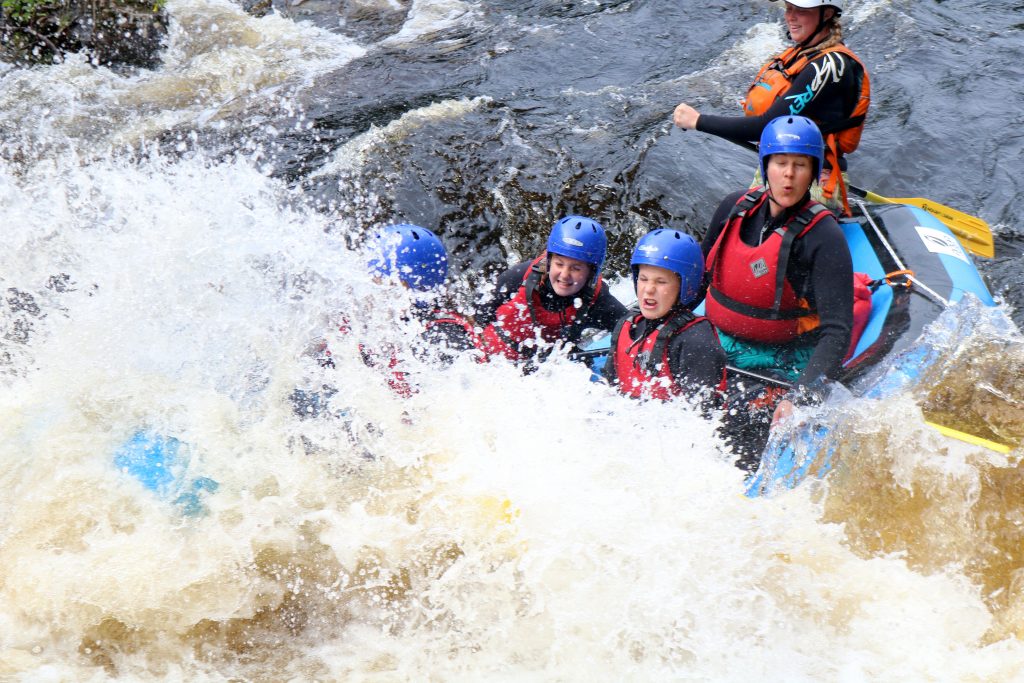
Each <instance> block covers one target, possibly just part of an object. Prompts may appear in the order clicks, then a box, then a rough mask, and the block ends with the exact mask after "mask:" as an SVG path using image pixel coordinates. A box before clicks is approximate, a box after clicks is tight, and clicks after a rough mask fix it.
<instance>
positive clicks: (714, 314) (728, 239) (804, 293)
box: [701, 116, 866, 465]
mask: <svg viewBox="0 0 1024 683" xmlns="http://www.w3.org/2000/svg"><path fill="white" fill-rule="evenodd" d="M823 147H824V144H823V142H822V138H821V133H820V132H819V131H818V128H817V126H815V125H814V122H813V121H811V120H810V119H807V118H804V117H801V116H784V117H781V118H778V119H776V120H774V121H772V122H771V123H769V124H768V125H767V126H766V127H765V129H764V133H763V134H762V135H761V142H760V152H759V156H760V170H761V174H762V175H763V176H764V177H765V178H766V179H767V184H766V185H765V186H764V187H763V188H759V189H757V190H747V191H740V192H736V193H733V194H731V195H729V196H728V197H726V198H725V199H724V200H723V201H722V203H721V204H720V205H719V207H718V209H717V210H716V211H715V214H714V216H713V217H712V219H711V224H710V226H709V227H708V231H707V234H706V235H705V237H704V240H703V242H702V244H701V249H702V251H703V253H704V255H705V262H706V270H707V277H708V282H709V286H708V292H707V297H706V299H705V307H706V315H707V317H708V318H709V319H710V320H711V322H712V324H714V326H715V327H716V328H717V329H718V332H719V338H720V339H721V341H722V346H723V348H724V349H725V352H726V355H727V357H728V360H729V364H730V365H731V366H733V367H736V368H739V369H740V370H748V371H757V372H759V373H769V374H773V375H774V376H775V377H777V378H778V379H780V380H783V381H785V382H787V383H789V384H791V385H792V389H791V390H790V391H789V392H788V393H786V394H785V396H784V397H783V398H782V400H781V401H779V402H778V405H777V406H774V404H775V400H774V398H775V397H772V398H771V399H770V400H767V401H765V405H764V406H763V409H762V410H761V411H760V413H759V414H758V415H752V416H751V419H752V420H753V421H754V422H758V421H759V424H757V425H756V428H755V432H756V433H759V434H761V433H763V437H764V440H766V439H767V432H768V427H769V425H770V424H771V423H773V422H776V421H778V420H780V419H782V418H784V417H787V416H788V415H790V414H791V413H792V412H793V408H794V404H797V405H802V404H809V403H814V402H818V401H820V400H822V399H823V398H824V397H825V396H826V395H827V389H828V382H829V380H833V379H835V378H836V377H837V376H838V374H839V371H840V370H841V369H842V362H843V359H844V357H845V356H846V355H847V353H848V350H849V347H850V345H851V344H850V342H851V332H852V329H853V317H854V314H853V298H854V284H853V282H854V280H853V265H852V260H851V257H850V251H849V248H848V247H847V244H846V240H845V238H844V237H843V232H842V229H841V228H840V227H839V223H838V222H837V221H836V218H835V216H834V215H833V214H832V213H831V212H830V211H829V210H828V209H827V208H825V207H824V206H823V205H822V204H820V203H818V202H816V201H814V200H813V199H811V185H812V184H813V182H814V180H815V179H816V178H817V177H818V172H819V170H820V168H821V164H822V156H823ZM864 321H865V322H866V317H865V318H864ZM773 406H774V409H772V408H773ZM768 416H771V417H770V418H769V417H768ZM744 440H745V441H747V442H748V443H749V442H751V441H755V442H756V441H758V439H750V438H746V439H744ZM763 445H764V441H763V440H762V441H760V445H759V446H751V447H748V448H747V449H746V451H745V452H742V453H741V460H742V461H743V463H744V464H747V465H756V460H755V461H754V462H749V461H750V460H751V458H756V456H755V455H753V453H754V452H755V451H756V453H757V454H759V453H760V447H763ZM739 450H741V451H743V449H742V448H739Z"/></svg>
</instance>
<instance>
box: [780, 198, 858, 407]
mask: <svg viewBox="0 0 1024 683" xmlns="http://www.w3.org/2000/svg"><path fill="white" fill-rule="evenodd" d="M793 256H794V257H795V259H796V261H797V263H795V264H794V265H795V266H796V267H797V268H799V269H800V270H803V271H804V272H806V273H807V279H806V281H805V282H804V283H803V284H802V286H801V287H800V288H799V289H797V291H800V289H806V290H807V293H806V296H807V298H808V299H809V300H810V301H811V303H812V304H813V306H814V308H815V310H816V311H817V313H818V317H819V318H820V320H821V324H820V326H819V327H818V329H817V335H818V341H817V344H816V345H815V347H814V353H813V354H812V355H811V359H810V361H809V362H808V363H807V367H806V368H804V371H803V372H802V373H800V376H799V377H798V378H797V381H796V385H797V387H798V388H799V387H803V386H806V385H808V384H812V383H814V382H816V381H820V380H821V378H823V377H824V378H827V379H835V378H836V377H837V376H838V374H839V371H840V370H841V369H842V363H843V358H844V357H845V356H846V352H847V350H848V349H849V346H850V334H851V331H852V330H853V260H852V258H851V257H850V249H849V247H847V245H846V240H845V239H844V238H843V233H842V228H840V227H839V223H838V222H836V220H835V219H833V218H831V217H829V218H825V219H824V220H822V221H821V222H820V223H819V224H818V225H816V226H815V227H814V228H813V229H812V230H811V231H810V232H808V233H807V234H806V235H804V236H803V237H802V238H800V239H799V240H797V246H796V248H795V249H794V250H793ZM791 284H793V285H794V286H796V285H797V283H795V282H793V281H791Z"/></svg>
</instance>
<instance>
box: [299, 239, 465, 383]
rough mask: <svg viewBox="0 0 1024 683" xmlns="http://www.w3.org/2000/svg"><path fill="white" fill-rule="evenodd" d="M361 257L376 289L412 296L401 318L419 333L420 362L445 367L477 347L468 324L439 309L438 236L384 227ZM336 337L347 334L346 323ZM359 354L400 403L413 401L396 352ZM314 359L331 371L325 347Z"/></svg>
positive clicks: (364, 349) (363, 348)
mask: <svg viewBox="0 0 1024 683" xmlns="http://www.w3.org/2000/svg"><path fill="white" fill-rule="evenodd" d="M365 251H366V258H367V269H368V271H369V274H370V275H371V277H373V278H374V280H375V281H376V282H377V283H378V284H380V285H381V286H392V287H403V288H406V289H408V290H410V292H411V294H412V301H413V306H412V307H411V308H410V309H409V311H407V312H406V313H404V314H403V316H402V317H403V318H404V319H405V321H406V322H415V323H417V324H418V325H420V326H421V327H422V329H421V330H420V333H419V335H418V340H417V341H416V342H415V343H414V344H413V346H412V348H411V349H410V350H411V351H412V352H413V353H415V354H416V355H417V356H418V357H420V358H421V359H424V360H428V361H437V362H441V363H443V364H450V363H451V362H452V361H454V359H455V356H456V355H457V354H459V353H462V352H466V351H472V350H474V349H476V348H477V347H478V345H479V339H478V338H477V334H476V331H475V328H474V326H473V323H472V322H471V321H470V320H469V319H468V318H466V317H465V316H463V315H461V314H459V313H455V312H452V311H447V310H444V309H443V308H442V307H441V306H440V303H441V298H442V296H443V294H444V289H445V282H446V280H447V276H448V254H447V251H446V249H445V247H444V244H443V243H442V242H441V240H440V239H439V238H438V237H437V235H435V234H434V233H433V232H432V231H431V230H429V229H427V228H424V227H421V226H419V225H411V224H408V223H402V224H398V225H389V226H387V227H384V228H381V229H379V230H376V231H374V232H373V233H371V235H370V236H369V238H368V239H367V246H366V250H365ZM340 331H341V332H342V333H345V334H347V333H348V331H349V328H348V322H347V321H346V322H343V324H342V325H341V327H340ZM359 352H360V355H361V356H362V359H363V362H364V363H366V365H368V366H370V367H374V368H380V369H382V370H385V371H386V372H387V381H388V385H389V386H390V387H391V389H392V390H393V391H394V392H395V393H396V394H398V395H399V396H401V397H403V398H406V397H409V396H411V395H412V393H413V387H412V385H411V384H410V382H409V380H408V377H407V376H406V373H405V372H404V371H403V369H402V365H401V363H400V361H399V358H398V353H397V349H396V348H394V347H393V346H392V345H390V344H388V345H384V346H382V347H380V348H371V347H370V346H368V345H366V344H363V343H360V344H359ZM319 353H320V363H321V365H325V366H333V365H334V361H333V360H332V358H331V353H330V351H329V350H328V349H327V348H326V346H324V347H322V348H321V349H320V351H319Z"/></svg>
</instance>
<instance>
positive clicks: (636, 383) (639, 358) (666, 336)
mask: <svg viewBox="0 0 1024 683" xmlns="http://www.w3.org/2000/svg"><path fill="white" fill-rule="evenodd" d="M630 268H631V269H632V271H633V286H634V289H635V290H636V297H637V306H638V308H639V312H637V311H635V310H630V311H629V312H628V313H626V315H625V316H624V317H623V318H622V319H621V320H620V321H619V323H618V325H616V327H615V330H614V331H613V332H612V341H611V353H610V355H609V357H608V362H607V363H605V366H604V371H603V372H604V376H605V378H606V379H607V380H608V381H609V382H611V383H612V384H613V385H614V386H616V387H618V389H619V391H620V392H622V393H623V394H626V395H627V396H632V397H633V398H656V399H660V400H662V401H667V400H670V399H672V398H675V397H676V396H695V397H697V398H698V399H699V400H700V403H701V405H702V406H704V407H705V408H710V407H712V406H713V405H714V404H715V398H716V397H717V395H718V393H719V392H721V391H723V390H724V388H725V352H724V351H722V347H721V345H720V344H719V342H718V335H717V334H715V329H714V328H713V327H712V326H711V323H710V322H709V321H708V319H707V318H705V317H703V316H700V317H698V316H695V315H694V314H693V312H692V311H691V310H690V307H691V306H692V304H693V303H694V300H695V299H696V298H697V296H698V295H699V294H700V290H701V284H702V282H703V280H704V256H703V254H701V250H700V245H698V244H697V242H696V241H694V239H693V238H692V237H690V236H689V235H687V234H686V233H684V232H680V231H679V230H673V229H672V228H658V229H657V230H654V231H653V232H649V233H647V234H646V235H644V236H643V237H641V238H640V241H639V242H637V245H636V249H634V250H633V257H632V259H631V260H630Z"/></svg>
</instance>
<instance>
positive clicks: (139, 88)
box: [0, 0, 1024, 682]
mask: <svg viewBox="0 0 1024 683" xmlns="http://www.w3.org/2000/svg"><path fill="white" fill-rule="evenodd" d="M849 4H850V9H849V10H848V11H847V13H846V16H845V17H844V24H845V27H846V34H847V38H848V42H849V43H850V44H851V45H852V46H853V47H854V48H855V49H856V50H857V51H858V52H859V53H860V54H861V56H862V57H863V58H864V59H865V61H866V62H867V64H868V65H869V67H870V68H871V73H872V77H873V79H874V84H875V98H874V108H873V110H872V115H871V122H870V125H869V128H868V131H867V133H866V135H865V139H864V143H863V145H862V147H861V150H860V151H858V153H857V154H856V155H855V157H854V158H853V162H852V166H851V176H852V177H853V179H854V180H855V181H856V182H857V184H859V185H861V186H864V187H867V188H869V189H873V190H876V191H878V192H880V193H882V194H886V195H890V196H895V197H907V196H923V197H930V198H933V199H935V200H938V201H940V202H943V203H947V204H950V205H952V206H955V207H957V208H959V209H961V210H963V211H965V212H968V213H970V214H974V215H978V216H980V217H982V218H984V219H985V220H987V221H988V222H989V223H990V224H991V225H992V228H993V232H994V234H995V238H996V239H995V243H996V251H997V257H996V258H995V259H992V260H990V261H987V262H985V263H983V264H981V270H982V271H983V273H984V274H985V275H986V276H987V277H988V278H989V281H990V284H991V288H992V291H993V293H994V294H996V296H997V298H998V299H999V301H1000V305H999V306H998V307H997V308H996V309H994V310H983V309H982V308H981V307H980V306H975V305H972V304H971V303H970V302H968V303H967V304H966V305H965V306H964V307H962V310H959V311H956V312H954V313H955V315H952V316H948V317H947V318H945V319H944V321H943V322H944V326H943V327H942V329H941V330H940V331H937V332H935V339H936V341H935V343H936V344H938V345H940V347H941V348H942V349H943V350H944V352H945V353H944V360H943V361H942V362H941V363H940V364H939V365H938V366H937V368H936V369H935V370H934V371H933V372H932V374H931V375H930V376H929V381H928V382H927V383H926V386H923V387H920V388H917V389H914V390H908V391H905V392H903V393H900V394H898V395H896V396H893V397H891V398H888V399H885V400H874V401H872V400H866V399H860V400H851V401H849V402H847V403H845V404H844V406H843V408H842V411H841V412H835V411H833V413H831V414H829V415H826V416H825V417H826V418H827V419H829V420H830V423H831V424H833V425H834V426H835V430H836V433H837V434H840V435H841V442H842V443H841V444H840V446H839V450H838V460H839V462H840V467H839V468H838V470H837V471H836V472H835V473H834V475H833V476H831V477H830V478H829V479H827V480H826V481H825V482H819V483H817V484H814V485H809V486H804V487H801V488H799V489H797V490H794V491H791V492H788V493H785V494H783V495H778V496H775V497H772V498H769V499H758V500H750V499H747V498H745V497H743V496H742V495H741V491H742V489H743V473H742V472H740V471H739V470H738V469H737V468H735V467H734V466H732V465H731V464H730V462H729V455H728V453H727V452H726V450H725V448H724V446H723V445H722V444H721V443H720V441H719V440H718V439H717V437H716V436H715V431H714V424H712V423H709V422H706V421H705V420H703V419H702V418H701V417H700V416H699V415H698V414H696V413H695V412H693V411H692V410H690V409H689V408H687V407H685V406H681V405H639V404H636V403H633V402H629V401H625V400H622V399H620V398H618V397H616V396H613V395H611V394H610V393H609V391H608V390H607V389H606V388H604V387H602V386H599V385H597V384H594V383H591V382H590V381H589V376H588V371H587V370H586V369H585V368H584V367H582V366H580V365H578V364H574V363H570V362H568V361H566V360H557V361H553V362H551V363H549V364H547V365H546V366H545V367H543V368H542V369H541V370H540V371H539V372H537V373H535V374H532V375H529V376H523V375H522V374H520V373H519V372H518V371H517V370H515V369H514V368H512V367H511V366H508V365H506V364H503V363H493V364H489V365H477V364H474V363H473V362H471V361H470V360H468V359H464V360H461V361H460V362H458V363H456V364H455V365H454V366H453V367H452V368H450V369H448V370H446V371H444V372H437V371H436V370H432V369H431V368H429V367H423V366H421V365H417V364H416V361H415V360H414V359H407V362H408V363H409V365H410V367H411V368H412V370H413V378H414V380H415V382H416V384H417V385H418V386H419V391H418V393H417V394H416V395H415V396H413V397H412V398H411V399H409V400H401V399H399V398H398V397H396V396H395V395H394V394H393V393H391V392H390V391H389V389H388V388H387V386H386V384H385V382H384V381H383V379H382V377H381V376H380V375H379V374H378V373H377V372H376V371H374V370H372V369H370V368H368V367H366V365H365V364H364V363H363V362H362V361H361V359H360V354H359V351H358V341H366V342H368V343H371V344H381V343H385V342H389V341H390V342H397V343H399V344H401V342H402V340H403V339H405V338H406V335H408V334H411V333H413V332H414V330H408V329H405V327H403V326H402V325H400V324H398V323H397V322H396V315H395V311H397V310H400V309H401V308H402V307H403V306H404V305H405V304H406V303H407V302H404V301H402V300H401V299H400V298H396V297H393V296H388V295H385V294H383V293H382V292H381V289H380V288H379V287H375V286H374V285H373V284H372V283H370V282H369V281H368V280H367V276H366V275H365V273H364V266H363V261H362V259H361V258H360V257H359V256H358V255H357V254H356V253H355V252H353V251H352V250H351V248H352V247H353V246H354V245H357V244H358V243H359V240H360V237H361V236H362V235H363V234H364V232H365V231H366V230H367V229H369V228H371V227H374V226H378V225H381V224H383V223H387V222H392V221H399V220H403V221H410V222H415V223H420V224H422V225H426V226H429V227H431V228H436V229H437V230H438V232H439V233H440V234H441V235H442V237H443V239H444V240H445V242H446V243H447V245H448V247H449V251H450V252H451V256H452V285H453V290H454V292H455V296H456V298H457V299H458V300H459V301H462V302H466V301H468V300H469V299H472V298H474V297H475V296H477V293H478V292H479V291H481V288H482V287H485V285H486V282H487V279H488V277H489V276H490V275H491V274H493V273H494V272H496V271H497V270H499V269H501V268H503V267H505V266H506V265H507V264H508V263H511V262H514V261H517V260H520V259H522V258H526V257H528V256H531V255H533V254H535V253H536V252H537V251H538V250H539V249H540V248H541V245H542V243H543V239H544V237H545V236H546V231H547V229H548V228H549V227H550V224H551V223H552V222H553V220H554V219H555V218H557V217H558V216H560V215H562V214H565V213H569V212H580V213H586V214H588V215H591V216H593V217H595V218H597V219H598V220H600V221H601V222H602V223H603V224H604V225H605V226H607V227H608V229H609V232H610V233H611V242H612V256H611V258H610V261H609V265H608V274H609V275H610V276H611V277H612V278H613V279H614V278H617V277H620V276H621V275H622V274H623V273H624V272H625V266H626V264H627V262H628V254H629V250H630V248H631V246H632V244H633V243H634V242H635V239H636V237H637V236H638V235H639V234H642V233H643V232H645V231H646V230H647V229H650V228H652V227H655V226H657V225H659V224H671V225H676V226H680V227H686V228H687V229H689V230H691V231H692V232H694V233H695V234H700V233H701V232H702V231H703V230H704V228H705V225H706V221H707V220H708V218H709V216H710V214H711V212H712V210H713V208H714V207H715V205H716V204H717V202H718V200H719V199H720V198H721V197H722V196H724V195H725V194H726V193H727V192H729V191H731V190H733V189H736V188H738V187H741V186H742V184H743V183H746V182H747V181H748V180H749V178H750V175H751V172H752V168H753V159H752V158H751V156H750V154H749V153H748V152H746V151H744V150H742V149H739V148H736V147H733V146H731V145H729V144H728V143H726V142H724V141H722V140H717V139H713V138H710V137H708V136H704V135H701V134H698V133H693V132H687V133H683V132H681V131H678V130H671V129H670V126H669V115H670V113H671V110H672V108H673V107H674V106H675V104H677V103H678V102H679V101H682V100H686V101H689V102H692V103H695V104H697V105H698V107H699V108H702V109H704V110H707V111H715V112H719V113H724V112H730V111H738V109H737V104H736V102H737V98H738V97H739V96H740V94H741V92H742V90H743V89H744V88H745V86H746V84H747V82H748V80H749V78H750V77H751V75H752V73H753V72H754V70H755V69H756V67H757V66H758V65H759V64H760V63H761V61H762V60H763V59H764V58H765V57H766V56H767V55H768V54H770V53H771V52H772V51H773V50H775V49H777V48H778V47H779V46H780V45H781V44H782V43H783V36H782V34H781V32H780V28H779V25H778V22H777V19H778V15H779V11H780V10H779V8H778V7H777V6H776V5H773V4H771V3H768V2H763V1H762V0H740V1H727V0H711V1H709V2H699V3H698V2H677V1H675V0H673V1H669V0H663V1H654V2H643V1H637V2H621V1H620V2H600V1H598V0H594V1H591V2H580V3H574V4H551V3H541V2H528V1H526V0H522V1H520V2H510V3H504V4H497V3H477V2H460V1H458V0H412V3H411V4H408V3H406V2H404V1H395V0H388V1H385V0H380V1H379V2H377V1H376V0H354V1H352V2H346V3H344V4H343V5H342V9H341V10H340V11H339V10H338V8H337V6H333V7H332V6H331V4H330V3H327V2H324V1H323V0H307V2H305V3H302V4H299V5H297V6H286V5H285V4H283V3H282V4H281V5H280V6H279V8H278V9H279V10H280V11H279V12H277V13H274V14H271V15H268V16H266V17H263V18H256V17H253V16H250V15H247V14H246V13H244V12H243V11H242V10H240V9H239V8H238V7H237V6H235V5H233V4H231V3H230V2H228V1H227V0H168V11H169V13H170V16H171V19H172V23H171V34H170V36H169V38H168V45H167V48H166V52H165V54H164V60H163V62H164V63H163V66H162V67H161V68H160V69H157V70H155V71H141V72H115V71H111V70H108V69H105V68H94V67H93V66H91V65H89V64H88V62H87V61H86V60H85V59H83V58H79V57H72V58H70V59H68V60H67V61H66V62H64V63H63V64H59V65H53V66H47V67H36V68H32V69H13V68H11V67H10V66H0V217H2V225H3V229H4V248H3V250H2V251H0V283H2V286H3V287H2V289H3V298H2V301H0V328H2V331H3V334H2V337H0V680H2V681H25V682H28V681H31V682H36V681H54V682H56V681H76V682H78V681H107V680H126V681H150V680H170V681H342V680H345V681H348V680H351V681H407V680H415V681H420V680H432V681H471V680H487V681H662V680H682V681H751V680H763V681H787V682H788V681H867V680H871V681H900V682H904V681H971V682H975V681H977V682H982V681H985V682H988V681H1021V680H1024V594H1022V592H1021V591H1022V585H1021V577H1022V575H1021V573H1020V572H1021V568H1024V514H1022V509H1021V501H1022V500H1024V478H1022V469H1021V465H1020V464H1019V453H1020V451H1019V450H1018V451H1016V453H1010V454H1009V455H1006V456H1004V455H1000V454H998V453H995V452H993V451H989V450H986V449H984V448H980V447H975V446H969V445H966V444H963V443H961V442H959V441H951V440H949V439H946V438H944V437H942V436H940V435H939V434H938V432H936V431H934V430H932V429H931V428H930V427H928V426H927V425H926V424H925V421H926V419H934V418H935V416H936V415H939V416H943V415H944V416H947V417H949V416H956V417H957V419H960V420H962V421H964V423H966V424H969V425H973V427H974V428H977V429H979V430H981V429H984V430H988V431H987V433H989V434H991V435H995V436H997V437H998V438H1000V439H1002V440H1003V441H1005V442H1007V443H1012V444H1019V443H1021V441H1022V440H1024V390H1022V389H1021V387H1020V384H1021V381H1020V377H1021V376H1022V375H1024V343H1022V340H1021V337H1020V335H1019V333H1018V331H1017V329H1016V327H1015V326H1014V323H1013V320H1016V322H1017V323H1021V322H1024V317H1022V316H1021V314H1020V313H1018V311H1017V306H1019V305H1020V304H1021V302H1022V301H1024V276H1022V274H1021V263H1022V260H1021V253H1022V250H1024V221H1022V219H1021V211H1020V209H1019V206H1018V204H1017V202H1019V201H1020V200H1021V198H1022V197H1024V180H1022V178H1024V163H1022V161H1021V159H1022V157H1024V136H1021V135H1020V132H1019V131H1020V127H1021V125H1022V124H1024V115H1022V114H1021V113H1020V105H1021V103H1022V102H1024V67H1022V66H1021V64H1022V63H1024V23H1022V21H1024V7H1021V5H1020V3H1019V2H1007V1H1006V0H998V1H996V0H988V1H984V2H968V1H967V0H947V1H945V2H938V1H937V0H868V1H865V2H851V3H849ZM615 291H616V292H618V293H621V294H622V296H623V298H627V297H628V296H629V292H628V286H626V287H623V286H622V285H621V283H620V284H619V285H618V286H617V287H616V289H615ZM343 318H344V319H347V320H348V321H349V325H350V327H352V329H353V330H354V333H350V334H348V335H343V334H341V333H339V332H337V331H336V330H337V328H338V325H339V323H340V322H341V320H342V319H343ZM319 340H326V341H327V343H328V344H329V345H330V348H331V352H332V357H333V359H334V361H335V362H334V367H333V368H330V367H326V368H325V367H321V366H320V365H319V364H318V363H317V362H316V360H315V358H314V355H315V354H312V353H311V352H310V349H314V348H316V346H317V344H318V343H319ZM325 387H326V389H325ZM296 388H298V389H301V390H303V391H306V392H317V391H319V392H320V396H322V397H323V401H322V402H321V403H320V404H317V405H316V406H310V407H311V410H309V411H308V412H306V413H304V414H299V413H297V412H296V410H295V404H294V402H293V401H292V400H290V397H291V396H292V395H293V392H294V391H295V390H296ZM335 390H336V393H333V394H332V392H333V391H335ZM299 412H301V411H299ZM139 430H148V431H149V432H150V433H159V434H164V435H168V436H173V437H175V438H177V439H179V440H180V441H181V443H182V444H183V446H182V452H183V453H185V454H186V455H187V468H186V470H185V471H184V472H179V473H178V474H181V476H182V477H183V478H184V479H185V480H187V481H195V480H196V478H197V477H208V478H209V479H211V480H214V481H216V482H217V483H218V485H219V486H218V488H217V490H216V491H214V492H206V491H201V492H200V493H199V495H200V498H201V503H202V505H203V508H204V511H203V513H202V514H196V515H183V514H182V513H181V509H180V506H176V505H175V504H174V502H173V501H172V500H170V499H169V497H168V496H166V495H164V496H160V495H156V494H154V493H153V492H152V491H148V490H146V489H145V488H144V487H143V486H142V485H141V484H140V483H139V481H137V480H136V479H135V478H133V477H132V476H129V474H128V473H126V472H124V471H122V470H119V469H118V467H117V466H115V463H114V454H115V452H117V449H118V447H119V445H120V444H122V443H123V442H124V441H125V440H126V439H128V438H129V437H131V435H132V434H134V433H135V432H137V431H139ZM183 466H184V465H183Z"/></svg>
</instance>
